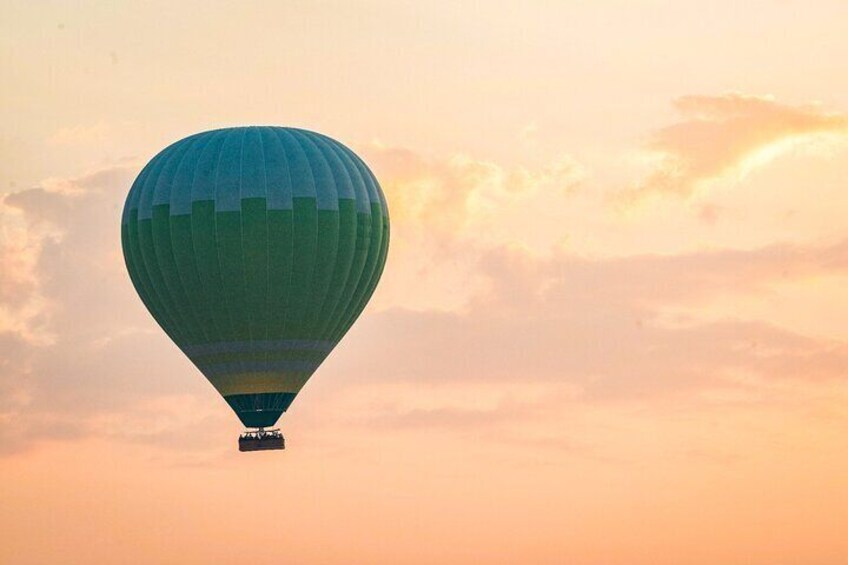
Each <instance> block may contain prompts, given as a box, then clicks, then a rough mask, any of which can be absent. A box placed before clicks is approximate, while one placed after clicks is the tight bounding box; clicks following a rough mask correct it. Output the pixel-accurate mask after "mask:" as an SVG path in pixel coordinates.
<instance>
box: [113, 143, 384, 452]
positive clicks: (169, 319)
mask: <svg viewBox="0 0 848 565" xmlns="http://www.w3.org/2000/svg"><path fill="white" fill-rule="evenodd" d="M121 241H122V247H123V252H124V260H125V262H126V266H127V271H129V275H130V279H131V280H132V284H133V286H134V287H135V289H136V291H137V292H138V294H139V296H140V297H141V300H142V301H143V302H144V305H145V306H146V307H147V309H148V310H149V311H150V313H151V314H152V316H153V318H154V319H155V320H156V322H158V324H159V325H160V326H161V327H162V329H163V330H164V331H165V332H166V333H167V335H168V336H169V337H170V338H171V339H172V340H173V341H174V343H176V345H177V346H178V347H179V348H180V349H181V350H182V351H183V353H184V354H185V355H186V356H188V358H189V359H191V361H192V362H193V363H194V365H195V366H197V368H198V369H199V370H200V372H201V373H202V374H203V375H204V376H205V377H206V378H207V379H208V380H209V382H210V383H211V384H212V386H213V387H215V389H216V390H217V391H218V392H219V393H220V394H221V396H223V397H224V399H225V400H226V401H227V403H228V404H229V405H230V407H231V408H232V409H233V411H235V413H236V415H237V416H238V417H239V419H240V420H241V422H242V423H243V424H244V426H245V427H246V428H252V429H253V431H250V432H247V433H245V434H243V435H242V436H240V438H239V449H240V450H242V451H253V450H260V449H262V450H264V449H282V448H284V441H283V437H282V435H281V434H280V432H279V430H277V429H270V428H272V427H273V426H274V425H275V424H276V422H277V420H278V419H279V418H280V416H281V415H282V414H283V412H285V411H286V410H287V409H288V408H289V406H290V405H291V403H292V401H293V400H294V399H295V397H296V396H297V394H298V392H299V391H300V390H301V388H302V387H303V385H304V384H305V383H306V381H307V380H308V379H309V377H310V376H312V374H313V373H314V372H315V371H316V369H318V366H319V365H320V364H321V363H322V361H324V359H325V358H326V357H327V356H328V355H329V354H330V352H331V351H332V350H333V348H334V347H335V346H336V344H338V343H339V340H341V339H342V337H343V336H344V335H345V333H346V332H347V331H348V330H349V329H350V328H351V326H352V324H353V323H354V322H355V321H356V319H357V317H358V316H359V314H360V313H361V312H362V309H363V308H364V307H365V305H366V303H367V302H368V300H369V298H370V297H371V295H372V293H373V292H374V289H375V287H376V285H377V282H378V281H379V279H380V275H381V274H382V272H383V266H384V264H385V261H386V253H387V251H388V245H389V216H388V208H387V206H386V199H385V196H384V195H383V192H382V190H381V189H380V185H379V183H378V182H377V179H376V178H375V177H374V175H373V174H372V172H371V170H370V169H369V168H368V167H367V166H366V165H365V163H364V162H363V161H362V159H360V158H359V157H358V156H357V155H356V154H354V152H353V151H351V150H350V149H348V148H347V147H345V146H344V145H342V144H341V143H339V142H338V141H335V140H333V139H331V138H329V137H327V136H325V135H321V134H318V133H315V132H311V131H306V130H302V129H295V128H288V127H270V126H260V127H235V128H227V129H219V130H213V131H207V132H203V133H198V134H196V135H192V136H189V137H187V138H185V139H182V140H180V141H177V142H176V143H174V144H172V145H170V146H169V147H167V148H165V149H164V150H162V151H161V152H160V153H159V154H158V155H156V156H155V157H153V159H152V160H151V161H150V162H149V163H148V164H147V165H146V166H145V167H144V169H143V170H142V171H141V173H139V175H138V178H136V180H135V182H134V183H133V185H132V187H131V188H130V191H129V194H128V195H127V199H126V203H125V205H124V210H123V216H122V220H121Z"/></svg>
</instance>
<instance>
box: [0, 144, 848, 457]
mask: <svg viewBox="0 0 848 565" xmlns="http://www.w3.org/2000/svg"><path fill="white" fill-rule="evenodd" d="M379 151H382V153H381V156H382V160H379V159H378V160H377V162H375V163H374V166H375V168H377V169H380V170H381V171H382V172H381V173H380V174H381V175H382V177H381V178H384V179H386V180H385V182H384V184H386V186H387V191H388V193H389V197H390V198H392V199H393V201H392V206H393V208H392V212H393V222H394V226H395V232H394V233H395V235H399V236H400V238H399V241H401V242H405V243H406V245H400V246H396V242H397V240H395V241H393V246H395V247H393V251H392V254H393V257H392V258H391V259H390V262H389V266H388V268H387V271H386V274H385V280H384V283H383V284H382V285H381V287H380V289H379V290H378V294H380V293H382V294H384V295H385V293H390V294H391V293H393V292H394V293H396V295H395V297H394V298H393V299H392V300H385V299H382V300H383V307H382V308H376V309H375V308H371V309H370V310H369V311H368V312H367V313H366V315H365V316H364V317H363V318H362V320H361V321H360V322H359V323H358V324H357V326H356V327H355V329H354V330H353V331H352V332H351V334H350V335H349V336H348V337H347V338H346V340H345V341H344V342H343V344H342V345H341V346H340V348H339V351H338V352H337V353H335V354H334V355H333V356H331V358H330V359H329V360H328V362H327V363H326V364H325V366H323V367H322V369H321V372H320V374H319V375H318V377H319V378H318V379H317V380H318V382H319V383H322V384H316V385H312V384H310V386H309V387H307V389H306V391H305V392H304V394H305V397H304V399H303V400H301V401H299V402H300V405H299V406H298V414H299V421H301V422H308V423H310V425H314V426H315V428H316V429H323V428H326V427H327V426H332V425H338V422H339V421H340V419H341V420H344V419H346V418H348V419H349V418H354V419H356V418H359V419H360V420H359V423H360V424H361V425H363V426H385V425H386V423H387V422H392V421H394V423H395V424H396V426H397V427H398V429H401V428H403V429H416V428H421V427H427V426H433V425H436V424H435V423H434V422H445V421H449V422H452V426H453V427H455V428H457V429H459V428H463V427H464V428H467V429H474V430H477V431H479V432H480V433H483V432H484V431H485V434H483V435H486V434H492V437H495V436H497V437H501V438H504V437H509V438H512V440H511V441H523V440H526V441H528V442H531V443H532V442H540V443H546V442H548V443H551V445H560V446H561V447H566V448H568V447H569V446H571V445H572V444H573V442H572V441H571V440H570V439H569V438H562V437H559V436H557V437H553V436H545V435H544V434H542V435H539V434H538V433H536V432H533V431H532V430H530V431H526V432H525V431H521V430H520V429H519V428H521V423H522V422H528V421H538V420H539V419H540V418H542V419H545V418H549V419H554V420H555V419H556V418H558V417H559V416H558V415H560V414H562V411H563V407H564V406H572V407H577V406H584V407H585V406H604V405H610V404H611V403H620V402H631V403H653V402H661V401H663V399H668V398H675V399H680V398H686V399H688V401H695V400H698V399H701V400H702V401H704V402H716V399H717V398H723V399H725V400H723V401H727V399H728V398H734V399H738V398H742V399H748V400H745V401H750V399H754V400H756V399H762V398H764V395H768V394H771V393H770V392H769V391H770V390H771V389H772V387H773V386H774V383H777V382H795V381H798V382H803V383H827V382H834V381H838V382H841V380H840V379H843V378H844V377H843V372H842V368H843V367H844V366H845V362H846V361H848V358H846V355H847V354H846V349H845V346H844V345H843V344H841V343H838V342H833V341H829V340H824V339H817V338H812V337H808V336H805V335H802V334H800V333H797V332H792V331H789V330H785V329H780V328H778V327H775V326H772V325H770V324H768V323H767V322H764V321H762V320H759V321H758V320H745V319H735V318H734V319H719V320H712V321H704V320H702V319H698V318H695V317H692V316H686V315H676V316H669V315H668V311H669V309H670V308H673V307H676V306H680V305H684V306H688V307H697V306H698V305H699V304H702V303H704V302H705V301H708V300H709V299H710V298H711V297H714V296H725V295H738V294H744V293H756V292H761V291H762V290H763V289H765V288H768V286H769V285H770V284H772V283H773V282H774V281H778V280H781V281H782V280H801V279H804V278H805V277H815V276H822V275H828V274H834V273H838V274H844V273H845V270H846V265H848V244H846V243H839V244H835V245H831V246H789V245H773V246H766V247H762V248H758V249H752V250H717V251H711V252H698V253H686V254H681V255H667V256H663V255H634V256H628V257H608V258H586V257H580V256H576V255H574V254H571V253H569V252H567V251H565V250H563V249H553V250H551V251H550V252H549V253H546V254H539V253H535V252H533V251H532V250H529V251H528V250H527V249H525V248H524V247H522V246H520V245H513V242H515V241H516V240H515V239H513V238H511V237H507V235H503V236H502V235H501V234H498V233H495V234H491V233H478V232H477V229H476V228H475V229H471V228H470V226H475V225H478V224H476V223H477V222H483V221H484V220H483V219H484V218H489V219H486V220H485V221H486V222H491V220H490V218H492V217H493V216H497V217H499V218H502V219H504V221H507V220H506V219H508V218H509V217H510V214H513V213H516V214H518V215H520V214H521V213H523V210H526V208H520V207H519V208H520V210H519V211H518V212H516V211H515V210H514V208H515V202H521V203H522V206H527V205H529V203H531V202H532V203H534V205H535V203H536V200H534V199H535V198H541V197H547V196H548V195H549V193H553V194H556V195H557V198H563V199H565V200H563V201H562V202H567V199H568V198H569V197H570V194H571V191H573V190H574V188H575V186H576V185H575V183H576V182H579V181H578V180H576V179H578V178H582V177H580V176H579V175H578V176H575V170H574V168H573V167H571V166H565V168H564V169H562V170H559V171H558V170H557V169H556V167H554V166H553V165H552V166H551V167H549V168H544V169H542V170H537V171H524V170H523V169H520V168H517V169H509V168H504V167H501V166H499V165H495V164H486V163H482V162H469V161H465V160H453V159H451V160H448V161H438V160H435V159H429V158H424V157H421V156H420V155H417V154H415V153H414V152H411V151H406V150H399V149H388V150H387V149H379V150H378V152H379ZM133 172H134V171H133V170H132V169H130V168H128V167H123V166H121V167H113V168H110V169H106V170H103V171H99V172H96V173H93V174H91V175H86V176H84V177H80V178H76V179H67V180H58V179H54V180H51V181H49V182H45V183H44V185H43V186H40V187H38V188H34V189H31V190H23V191H19V192H15V193H11V194H9V195H7V196H5V197H4V198H3V199H2V206H0V214H2V216H0V225H3V226H8V225H12V224H14V225H15V228H14V230H12V231H11V232H9V233H10V234H11V235H10V236H9V237H5V238H4V240H3V241H2V244H0V257H2V258H3V259H2V260H3V264H4V265H5V266H7V268H5V269H4V270H3V271H2V273H0V289H2V294H0V311H2V312H5V315H6V316H7V318H8V319H9V320H12V322H13V323H5V322H4V325H3V326H2V329H0V360H2V361H0V421H2V423H3V425H2V427H0V434H2V435H0V444H2V445H3V446H4V448H5V450H6V451H7V452H8V451H13V450H15V449H22V448H24V447H26V446H28V445H31V442H33V441H37V440H45V441H46V440H49V439H57V438H58V439H61V438H80V437H84V436H91V435H96V436H98V437H103V438H113V439H117V438H123V439H125V440H126V441H131V442H147V443H153V444H157V445H159V444H160V443H161V445H163V446H165V445H174V446H182V445H183V443H185V442H183V443H180V440H179V439H174V438H173V437H172V436H170V435H168V430H170V429H172V428H174V427H180V428H187V427H192V426H200V425H204V426H211V427H212V428H214V429H216V430H217V429H219V427H221V428H223V427H225V426H227V425H231V424H234V422H233V421H232V420H233V419H232V418H231V417H230V415H229V414H228V412H227V409H226V407H225V406H224V403H223V401H221V400H220V399H219V398H218V397H217V396H216V394H215V393H214V391H213V390H212V389H211V387H210V386H209V385H208V384H207V383H205V382H204V380H203V379H202V377H201V376H200V375H199V374H198V373H197V371H196V370H195V369H194V368H193V367H192V366H191V364H190V363H189V362H188V361H187V360H186V359H184V358H183V357H182V355H181V354H180V353H179V351H178V350H177V349H176V347H175V346H174V345H173V344H171V343H170V342H169V341H168V340H167V338H166V337H165V336H164V335H163V334H162V332H161V331H159V330H158V328H156V326H155V324H154V323H153V321H152V320H151V318H150V316H149V315H148V314H147V313H146V312H145V311H144V308H143V306H142V305H141V303H140V301H139V300H138V298H137V297H136V295H135V292H134V290H133V289H132V286H131V284H130V282H129V280H128V277H127V276H126V274H125V272H124V268H123V264H122V259H121V251H120V242H119V236H118V218H119V214H120V209H121V206H122V203H123V198H124V196H125V194H126V190H127V187H128V186H129V184H130V181H131V179H132V174H133ZM416 191H420V192H416ZM481 202H493V204H492V206H491V208H487V207H486V206H483V205H481ZM541 204H543V203H540V204H539V205H541ZM442 206H448V207H452V208H453V207H455V208H457V209H456V210H451V211H450V213H448V214H447V215H446V216H444V217H441V212H440V211H439V210H440V207H442ZM503 208H506V210H504V209H503ZM436 218H440V219H436ZM524 221H525V223H526V222H528V219H527V217H525V218H524ZM431 222H432V224H433V227H432V229H431V228H430V225H431ZM531 223H532V222H531ZM479 225H482V224H479ZM520 238H521V234H518V240H517V241H521V239H520ZM413 243H420V244H421V245H420V246H418V247H416V246H414V245H412V244H413ZM428 246H429V247H428ZM467 280H474V281H476V282H477V284H476V285H473V286H470V287H469V285H465V286H463V284H464V283H465V282H467ZM427 292H432V293H433V295H434V299H433V302H432V303H428V302H427V300H426V296H425V295H426V293H427ZM444 294H446V295H448V297H449V298H448V299H450V297H451V296H452V295H457V294H458V295H463V296H464V298H463V301H462V304H461V307H457V308H443V307H441V306H442V305H443V304H444V300H445V299H444V297H443V295H444ZM422 296H424V298H422ZM26 304H33V305H34V306H32V307H31V308H32V309H31V310H27V309H25V308H22V307H21V305H26ZM44 336H47V338H45V337H44ZM48 338H49V339H48ZM187 399H188V400H187ZM693 399H694V400H693ZM736 401H738V400H734V402H736ZM558 421H559V422H560V424H561V423H562V422H561V420H558ZM333 422H336V424H333ZM122 426H123V427H125V428H126V429H122ZM322 427H323V428H322ZM57 428H61V433H60V432H54V431H52V430H54V429H57ZM537 431H538V430H537ZM495 432H497V433H495ZM475 433H477V432H475ZM554 435H555V434H554ZM487 437H488V436H487ZM21 438H26V441H24V440H22V439H21ZM558 438H559V439H558ZM186 441H190V439H187V440H186ZM578 443H579V442H578Z"/></svg>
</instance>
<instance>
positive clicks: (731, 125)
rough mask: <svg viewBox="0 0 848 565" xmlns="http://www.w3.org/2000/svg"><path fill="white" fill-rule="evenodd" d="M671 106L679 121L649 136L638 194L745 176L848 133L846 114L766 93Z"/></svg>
mask: <svg viewBox="0 0 848 565" xmlns="http://www.w3.org/2000/svg"><path fill="white" fill-rule="evenodd" d="M674 107H675V109H676V110H677V111H678V113H679V114H680V116H681V120H680V121H679V122H677V123H675V124H672V125H670V126H667V127H664V128H662V129H660V130H658V131H656V132H654V134H653V135H652V137H651V140H650V142H649V144H648V146H647V148H646V149H647V151H648V153H649V155H650V156H651V159H652V161H653V162H654V166H653V170H652V171H651V172H650V173H649V174H648V176H647V177H646V178H645V179H644V180H643V181H642V182H641V184H640V185H639V186H638V188H637V190H636V194H637V195H638V194H645V193H651V192H659V193H674V194H681V195H687V194H689V193H691V192H692V191H693V190H695V189H696V188H697V187H698V186H699V185H701V184H702V183H705V182H708V181H711V180H714V179H717V178H720V177H723V176H726V175H729V174H735V175H744V174H745V173H746V172H748V171H750V170H753V169H755V168H757V167H760V166H763V165H765V164H767V163H768V162H770V161H771V160H772V159H775V158H776V157H778V156H780V155H782V154H784V153H786V152H789V151H791V150H792V149H794V148H797V147H800V146H809V145H810V144H812V143H815V142H816V141H820V140H822V139H824V138H827V137H844V136H846V135H848V115H846V114H844V113H838V112H829V111H827V110H826V109H824V108H823V107H821V106H820V105H817V104H807V105H797V106H795V105H790V104H784V103H780V102H778V101H777V100H775V99H774V98H773V97H770V96H752V95H745V94H738V93H732V94H725V95H721V96H705V95H692V96H682V97H680V98H677V99H676V100H674Z"/></svg>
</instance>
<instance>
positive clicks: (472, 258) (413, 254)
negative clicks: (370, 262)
mask: <svg viewBox="0 0 848 565" xmlns="http://www.w3.org/2000/svg"><path fill="white" fill-rule="evenodd" d="M361 151H362V153H363V155H364V157H365V159H366V161H367V162H368V163H369V165H370V166H371V167H372V169H374V171H375V173H376V175H377V177H378V178H379V179H380V183H381V185H382V187H383V190H384V191H385V193H386V197H387V199H388V202H389V207H390V210H391V218H392V247H391V249H390V253H389V258H388V268H389V269H390V272H391V273H392V276H391V277H385V278H384V281H383V282H382V283H381V292H380V294H379V295H378V296H377V297H376V299H377V301H378V304H380V305H381V307H389V306H403V307H409V308H414V309H422V308H425V309H434V308H436V309H442V310H456V309H461V308H462V307H464V306H465V305H466V304H467V303H468V300H470V297H471V296H472V295H473V294H475V293H477V292H479V291H481V289H482V285H483V284H484V281H482V280H481V279H480V277H479V274H478V273H479V269H478V267H477V263H478V261H479V260H480V257H481V255H482V253H483V252H484V251H485V250H488V249H494V248H501V247H513V246H514V247H521V248H526V249H529V250H532V251H534V252H537V253H545V252H548V251H549V250H550V249H552V248H555V247H557V246H559V245H560V244H561V243H562V241H563V240H564V238H565V237H566V235H565V233H564V232H563V225H562V218H561V214H560V211H561V210H562V209H563V208H564V207H566V206H567V205H568V203H569V201H570V200H571V199H572V198H573V196H574V193H575V192H577V191H578V189H579V187H580V185H581V183H583V182H584V180H585V178H586V177H587V172H586V170H585V169H584V167H583V166H582V165H580V163H578V162H577V161H576V160H575V159H574V158H572V157H570V156H567V155H566V156H561V157H559V158H557V159H554V160H552V161H551V162H548V163H546V164H544V165H541V166H539V167H534V168H527V167H523V166H513V167H506V166H503V165H500V164H498V163H494V162H490V161H485V160H480V159H474V158H472V157H468V156H464V155H454V156H451V157H447V158H437V157H433V156H428V155H423V154H421V153H418V152H416V151H413V150H410V149H407V148H403V147H392V146H387V145H383V144H378V143H374V144H370V145H368V146H365V147H363V148H361ZM411 288H412V289H414V291H410V289H411Z"/></svg>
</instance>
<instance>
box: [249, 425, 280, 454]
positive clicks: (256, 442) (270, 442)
mask: <svg viewBox="0 0 848 565" xmlns="http://www.w3.org/2000/svg"><path fill="white" fill-rule="evenodd" d="M285 448H286V440H285V438H284V437H283V434H282V433H280V430H278V429H275V430H266V429H263V428H259V429H258V430H255V431H247V432H244V433H243V434H241V435H240V436H239V451H268V450H272V449H285Z"/></svg>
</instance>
